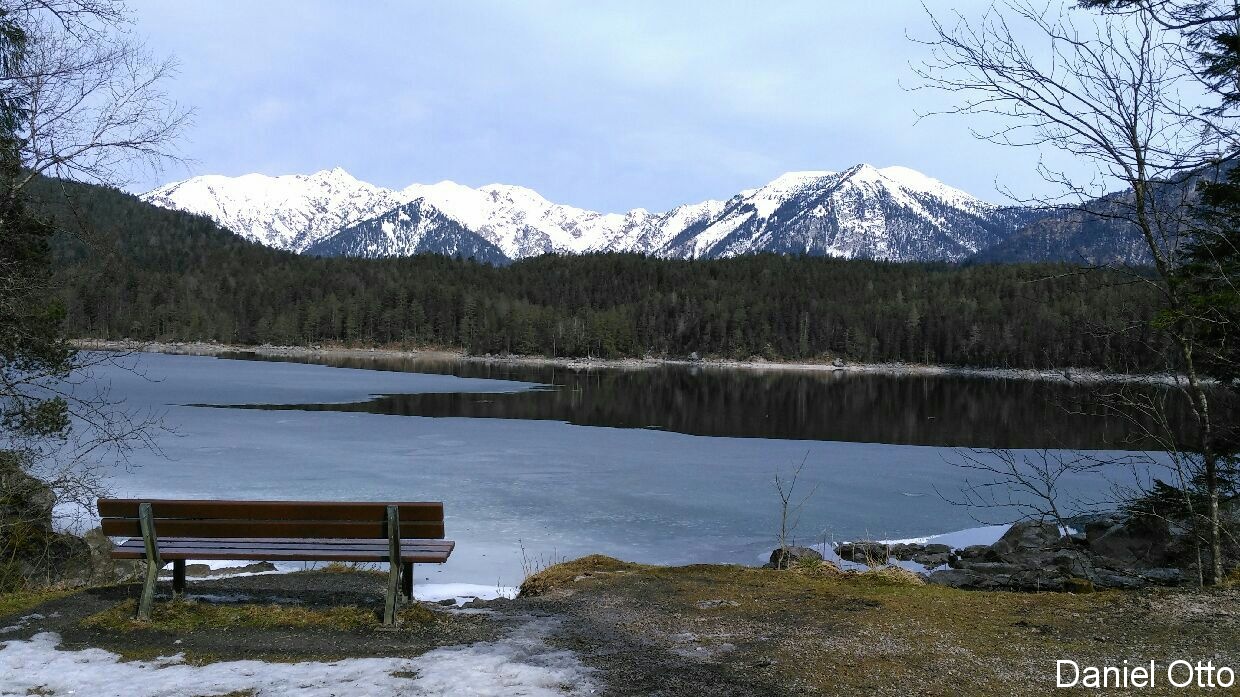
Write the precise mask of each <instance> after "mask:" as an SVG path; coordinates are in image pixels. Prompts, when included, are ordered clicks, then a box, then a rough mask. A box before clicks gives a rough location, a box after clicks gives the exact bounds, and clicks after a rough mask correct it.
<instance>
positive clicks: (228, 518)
mask: <svg viewBox="0 0 1240 697" xmlns="http://www.w3.org/2000/svg"><path fill="white" fill-rule="evenodd" d="M143 503H149V504H151V514H152V517H153V519H154V522H155V533H156V534H157V535H158V536H159V537H211V538H224V537H230V538H233V537H236V538H247V537H249V538H261V539H271V538H300V539H346V538H383V539H387V536H388V530H387V507H388V506H397V507H399V510H400V536H401V537H402V538H405V539H423V540H425V539H433V540H440V539H443V536H444V528H443V503H442V502H439V501H422V502H391V503H372V502H340V501H176V500H160V499H99V516H100V518H101V519H102V522H101V527H102V528H103V534H105V535H107V536H109V537H141V536H142V525H141V523H140V522H139V520H138V507H139V506H140V505H141V504H143Z"/></svg>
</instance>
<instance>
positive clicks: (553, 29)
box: [129, 0, 1047, 211]
mask: <svg viewBox="0 0 1240 697" xmlns="http://www.w3.org/2000/svg"><path fill="white" fill-rule="evenodd" d="M928 4H930V5H932V6H934V7H939V6H940V5H941V6H942V11H944V12H946V11H948V9H949V8H954V9H957V10H959V11H961V12H962V13H964V14H966V15H973V14H979V13H981V12H982V11H983V10H984V8H985V7H986V6H987V4H988V3H987V2H982V1H975V0H959V1H957V2H950V3H946V2H944V3H939V2H934V1H933V0H931V1H930V2H928ZM129 6H130V8H131V9H132V10H133V12H134V15H135V18H136V20H137V27H136V32H137V33H138V34H139V35H141V36H143V37H145V40H146V41H147V43H148V46H149V47H150V48H151V49H152V50H153V51H154V52H155V53H157V54H163V55H169V54H170V55H173V56H175V57H176V59H177V60H178V61H179V63H180V72H179V75H178V76H177V78H176V79H175V81H174V82H173V83H171V84H170V89H171V91H172V93H173V95H174V96H175V97H176V99H177V100H178V101H180V102H181V103H183V104H184V105H186V106H189V107H192V108H194V109H195V110H196V117H195V122H194V125H193V126H192V127H191V128H190V129H189V131H188V132H187V133H186V136H185V138H184V140H183V142H182V143H181V150H182V152H183V154H184V155H185V156H187V157H189V158H191V159H192V160H193V162H192V163H191V164H190V165H189V168H188V170H186V169H185V168H181V167H176V168H170V169H167V170H166V171H164V172H162V173H160V174H158V175H155V176H152V177H151V178H150V179H148V180H143V181H138V182H134V184H133V185H132V187H131V188H132V189H134V190H146V189H149V188H152V187H153V186H155V185H157V184H160V183H163V182H166V181H171V180H174V179H183V178H185V177H186V176H189V175H192V174H209V173H218V174H228V175H238V174H245V173H248V172H262V173H265V174H288V173H309V172H313V171H316V170H320V169H326V168H330V167H335V166H340V167H344V168H345V169H347V170H348V171H349V172H351V173H352V174H353V175H354V176H356V177H358V178H359V179H363V180H366V181H370V182H373V183H375V184H379V185H383V186H388V187H394V188H399V187H403V186H405V185H407V184H409V183H411V182H424V183H430V182H436V181H440V180H443V179H451V180H454V181H457V182H461V183H464V184H468V185H471V186H479V185H482V184H488V183H492V182H502V183H509V184H521V185H524V186H529V187H532V188H534V189H536V190H538V191H539V192H540V193H542V194H543V195H544V196H546V197H547V198H549V199H551V200H552V201H556V202H560V203H568V204H572V205H576V206H582V207H586V208H593V209H598V210H608V211H620V210H625V209H629V208H635V207H644V208H648V209H652V210H664V209H668V208H671V207H673V206H675V205H678V204H681V203H687V202H692V201H700V200H703V199H707V198H726V197H728V196H730V195H732V194H734V193H736V192H737V191H738V190H740V189H745V188H750V187H753V186H757V185H759V184H762V183H764V182H766V181H769V180H770V179H773V178H774V177H776V176H778V175H779V174H781V173H783V172H786V171H790V170H805V169H830V170H840V169H844V168H847V167H849V166H851V165H854V164H857V163H859V162H868V163H870V164H873V165H876V166H879V167H883V166H887V165H896V164H898V165H904V166H908V167H912V168H914V169H917V170H920V171H922V172H924V173H926V174H928V175H930V176H932V177H935V178H938V179H941V180H943V181H944V182H946V183H948V184H951V185H953V186H957V187H960V188H962V189H965V190H967V191H970V192H972V193H973V194H975V195H977V196H979V197H981V198H985V199H989V200H993V201H996V202H1001V201H1004V200H1005V199H1004V197H1003V196H1002V195H1001V194H999V193H998V192H997V191H996V181H997V182H998V183H999V184H1000V185H1001V186H1003V187H1006V188H1010V189H1012V190H1014V191H1018V192H1034V191H1036V192H1042V191H1045V190H1046V188H1047V187H1046V185H1045V184H1043V183H1042V182H1041V180H1040V179H1039V178H1038V176H1037V175H1036V173H1034V171H1033V167H1034V165H1035V163H1036V161H1037V153H1035V152H1030V151H1019V150H1013V149H1009V148H1004V147H1000V146H996V145H991V144H988V143H984V142H979V141H976V140H974V139H973V137H972V136H971V135H970V133H969V129H968V126H969V122H968V121H966V120H963V119H961V118H958V117H935V118H930V119H926V120H922V121H920V122H918V119H917V114H918V112H920V111H929V110H932V109H934V108H935V107H941V106H943V105H944V104H945V103H946V102H945V101H944V99H945V97H943V96H942V95H936V94H932V93H927V92H924V91H922V92H910V91H909V90H908V89H907V88H908V87H910V86H912V85H915V84H916V78H915V77H914V76H913V75H912V73H911V70H910V63H914V62H917V61H918V60H920V59H921V58H922V57H924V50H925V49H924V47H921V46H918V45H917V44H915V43H913V42H910V41H909V40H908V39H907V38H906V33H911V34H913V35H916V36H926V33H927V20H926V16H925V12H924V10H923V9H922V6H921V4H920V3H919V2H913V1H911V0H884V1H883V2H829V3H828V2H822V1H821V0H819V1H816V2H778V3H754V2H738V3H722V2H701V3H666V2H635V1H627V2H617V3H604V2H562V3H560V2H536V1H533V0H520V1H514V2H508V3H482V2H469V3H465V2H451V3H430V2H417V3H415V2H390V3H389V2H366V3H360V2H359V3H354V2H349V3H342V2H312V1H307V0H297V1H296V2H293V1H289V2H277V1H273V0H263V1H262V2H254V1H253V0H244V1H224V0H214V1H213V2H200V3H180V2H167V0H131V1H130V2H129ZM936 11H938V10H936Z"/></svg>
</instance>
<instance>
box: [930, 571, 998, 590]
mask: <svg viewBox="0 0 1240 697" xmlns="http://www.w3.org/2000/svg"><path fill="white" fill-rule="evenodd" d="M926 582H927V583H933V584H934V585H937V586H947V587H949V588H993V587H995V584H994V580H993V579H991V578H988V577H987V576H985V575H984V574H979V573H977V572H976V571H970V570H968V569H943V570H942V571H935V572H934V573H932V574H930V575H929V576H927V577H926Z"/></svg>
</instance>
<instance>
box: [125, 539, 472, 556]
mask: <svg viewBox="0 0 1240 697" xmlns="http://www.w3.org/2000/svg"><path fill="white" fill-rule="evenodd" d="M174 547H175V548H177V549H212V551H215V549H219V551H223V549H238V551H248V549H322V551H332V549H337V551H341V549H343V551H350V552H374V553H376V554H378V553H383V552H387V551H388V549H389V547H388V546H387V544H384V546H382V547H378V546H372V544H320V543H319V542H317V541H315V539H298V541H288V542H244V543H223V544H208V543H203V542H192V543H186V542H181V541H180V539H160V541H159V543H157V547H156V551H161V549H169V548H174ZM453 547H455V543H453V542H450V541H446V539H445V541H427V539H402V541H401V548H402V549H440V551H441V549H451V548H453ZM117 548H119V549H143V551H145V549H146V547H145V543H144V542H143V541H141V539H126V541H125V542H123V543H122V544H118V546H117Z"/></svg>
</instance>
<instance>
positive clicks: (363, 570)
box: [314, 561, 387, 576]
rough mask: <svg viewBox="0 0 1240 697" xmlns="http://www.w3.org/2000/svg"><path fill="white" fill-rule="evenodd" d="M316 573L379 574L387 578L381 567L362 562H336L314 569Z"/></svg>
mask: <svg viewBox="0 0 1240 697" xmlns="http://www.w3.org/2000/svg"><path fill="white" fill-rule="evenodd" d="M314 571H318V572H322V573H326V574H379V575H381V576H386V575H387V572H386V571H383V570H380V569H379V565H378V564H375V563H372V562H360V561H350V562H344V561H334V562H331V563H330V564H328V565H327V566H323V567H320V568H318V569H314Z"/></svg>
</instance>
